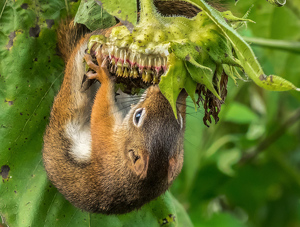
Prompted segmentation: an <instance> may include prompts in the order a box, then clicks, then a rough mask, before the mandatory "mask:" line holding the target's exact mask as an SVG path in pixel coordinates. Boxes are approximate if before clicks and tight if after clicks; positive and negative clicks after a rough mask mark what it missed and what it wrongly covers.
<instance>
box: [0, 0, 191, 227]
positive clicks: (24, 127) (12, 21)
mask: <svg viewBox="0 0 300 227" xmlns="http://www.w3.org/2000/svg"><path fill="white" fill-rule="evenodd" d="M65 3H66V2H65V1H63V0H51V1H38V2H34V3H31V2H30V1H27V0H21V1H6V5H5V7H4V6H3V5H2V4H1V3H0V5H1V6H3V8H1V9H0V11H1V12H2V10H3V12H2V14H1V15H0V49H1V52H0V59H1V61H0V86H1V89H0V99H1V100H2V101H1V102H0V113H1V114H0V142H1V146H0V216H1V218H3V220H4V222H5V224H7V225H9V226H16V227H18V226H45V227H48V226H49V227H52V226H78V227H81V226H86V227H87V226H104V227H105V226H159V221H160V220H163V219H164V218H167V217H168V215H169V214H173V215H174V216H175V222H174V223H171V224H170V225H169V226H174V225H177V226H178V225H181V223H183V224H182V226H186V225H185V223H190V220H189V218H188V217H187V215H186V213H185V211H184V209H183V207H182V206H180V204H178V202H177V201H175V200H174V198H173V197H172V196H171V195H170V193H169V192H166V193H165V194H164V195H162V196H161V197H159V198H157V199H156V200H154V201H152V202H150V203H149V204H147V205H145V206H143V207H142V208H141V209H139V210H137V211H134V212H131V213H129V214H126V215H100V214H89V213H87V212H83V211H81V210H80V209H77V208H76V207H74V206H73V205H71V204H70V203H69V202H68V201H67V200H66V199H65V198H64V197H63V196H62V195H61V194H60V193H59V192H58V191H57V189H56V188H55V187H54V186H53V185H52V184H51V183H50V182H49V181H48V179H47V175H46V172H45V169H44V167H43V163H42V147H43V134H44V130H45V127H46V125H47V124H48V116H49V114H50V110H51V107H52V104H53V99H54V96H55V95H56V94H57V92H58V90H59V86H60V84H61V80H62V78H63V71H64V65H63V60H62V59H61V58H60V57H59V56H58V54H57V52H56V46H57V40H56V31H55V29H56V28H57V25H58V23H59V22H60V21H61V19H62V18H63V17H66V16H67V14H68V13H67V12H68V11H70V12H73V11H76V7H78V4H73V3H70V5H68V6H67V5H65ZM70 7H71V8H70ZM62 174H63V173H62ZM173 202H174V203H173ZM177 217H178V219H177ZM179 217H180V218H179ZM189 226H191V225H189Z"/></svg>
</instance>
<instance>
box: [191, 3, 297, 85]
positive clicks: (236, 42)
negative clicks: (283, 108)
mask: <svg viewBox="0 0 300 227" xmlns="http://www.w3.org/2000/svg"><path fill="white" fill-rule="evenodd" d="M188 2H190V1H188ZM191 2H194V3H196V4H197V5H198V6H199V7H200V8H201V9H202V10H204V11H205V12H206V13H207V15H208V16H209V17H210V19H211V20H212V21H213V22H214V23H215V24H216V25H217V26H218V27H219V28H220V30H221V31H222V33H223V35H224V36H225V37H226V38H227V39H228V40H229V41H230V42H231V45H232V47H233V48H234V50H235V53H236V54H237V57H238V59H239V60H240V64H241V65H242V67H243V69H244V71H245V73H246V74H247V75H248V76H249V77H250V78H251V79H252V80H253V81H254V82H255V83H256V84H257V85H259V86H261V87H263V88H265V89H267V90H273V91H286V90H298V91H300V89H298V88H296V87H295V86H294V85H293V84H292V83H291V82H289V81H287V80H285V79H283V78H280V77H278V76H273V75H270V76H266V75H265V74H264V72H263V70H262V68H261V66H260V64H259V63H258V61H257V60H256V57H255V55H254V53H253V51H252V49H251V48H250V46H249V45H248V44H247V43H246V42H245V41H244V40H243V39H242V37H241V36H240V35H239V34H238V33H237V32H236V31H235V30H234V29H233V28H232V27H230V26H229V25H228V24H227V23H226V22H225V20H224V18H223V17H222V14H221V13H220V12H218V11H217V10H215V9H214V8H212V7H211V6H209V5H207V4H206V3H205V2H204V1H202V0H191Z"/></svg>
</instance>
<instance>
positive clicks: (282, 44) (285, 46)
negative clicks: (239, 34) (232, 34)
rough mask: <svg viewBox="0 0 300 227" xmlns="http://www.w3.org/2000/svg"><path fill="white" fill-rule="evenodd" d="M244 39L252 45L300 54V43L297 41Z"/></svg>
mask: <svg viewBox="0 0 300 227" xmlns="http://www.w3.org/2000/svg"><path fill="white" fill-rule="evenodd" d="M243 39H244V40H245V41H246V42H248V43H251V44H252V45H257V46H262V47H269V48H274V49H280V50H286V51H291V52H296V53H300V42H296V41H285V40H274V39H264V38H256V37H243Z"/></svg>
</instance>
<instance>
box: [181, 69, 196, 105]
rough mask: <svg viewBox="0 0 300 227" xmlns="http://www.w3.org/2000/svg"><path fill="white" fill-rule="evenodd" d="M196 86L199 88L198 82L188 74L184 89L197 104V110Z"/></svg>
mask: <svg viewBox="0 0 300 227" xmlns="http://www.w3.org/2000/svg"><path fill="white" fill-rule="evenodd" d="M196 88H197V83H196V82H195V81H194V80H193V79H192V77H191V76H190V75H189V74H187V76H186V78H185V84H184V89H185V90H186V92H187V93H188V95H189V96H190V97H191V99H192V100H193V102H194V104H195V110H197V106H196V100H195V93H196Z"/></svg>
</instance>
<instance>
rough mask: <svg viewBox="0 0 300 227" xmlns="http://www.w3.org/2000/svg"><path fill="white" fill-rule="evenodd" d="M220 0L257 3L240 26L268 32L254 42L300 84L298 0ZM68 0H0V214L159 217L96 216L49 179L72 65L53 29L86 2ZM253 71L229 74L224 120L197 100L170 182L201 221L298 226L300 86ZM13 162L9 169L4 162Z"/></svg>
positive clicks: (274, 67)
mask: <svg viewBox="0 0 300 227" xmlns="http://www.w3.org/2000/svg"><path fill="white" fill-rule="evenodd" d="M220 2H221V3H222V4H224V6H225V8H229V10H231V11H232V12H233V13H234V14H235V15H237V16H243V15H244V14H245V13H246V12H247V11H248V10H249V9H250V8H251V10H250V13H249V16H248V17H249V19H251V20H253V21H255V22H256V23H248V25H247V27H243V28H241V29H240V30H239V32H240V34H242V35H243V36H245V37H250V38H262V39H263V41H264V42H263V43H264V45H256V44H255V42H254V43H252V47H253V49H254V51H255V53H256V56H257V57H258V60H259V62H260V63H261V65H262V67H263V69H264V71H265V73H266V74H268V75H269V74H275V75H279V76H282V77H283V78H285V79H288V80H289V81H291V82H293V83H294V84H295V85H296V86H298V87H300V52H299V42H300V0H288V2H287V4H286V5H285V6H284V7H280V8H276V7H274V6H272V5H270V4H269V3H268V2H266V1H264V0H240V1H238V2H237V4H236V5H235V1H234V0H226V1H224V0H223V1H220ZM65 3H66V2H65V1H63V0H51V1H46V0H40V1H36V2H33V1H30V0H20V1H16V2H14V1H8V0H5V1H0V58H1V60H0V86H1V89H0V97H1V100H2V101H0V110H1V114H0V133H1V134H0V143H1V146H0V166H1V170H0V171H2V173H0V174H1V176H2V177H1V181H0V211H1V215H3V216H2V217H3V218H5V221H6V222H8V223H14V225H13V224H12V225H11V226H27V224H28V223H29V224H30V225H31V226H43V225H44V226H67V225H69V226H97V225H98V224H99V223H101V226H111V225H112V223H117V224H115V226H126V225H124V223H125V221H126V218H127V217H128V218H127V219H129V220H130V221H128V222H127V226H132V225H135V226H140V225H141V223H142V222H143V221H144V223H143V226H147V223H145V220H152V221H153V220H155V222H156V221H157V220H156V219H155V217H154V218H153V214H152V213H151V211H149V210H151V209H152V208H151V206H145V207H146V208H145V209H144V210H142V211H141V212H137V213H138V214H139V216H138V215H135V214H132V213H131V214H129V215H128V216H127V217H126V216H122V217H115V216H110V218H107V219H106V218H105V217H104V216H101V215H97V216H96V215H88V214H87V213H84V212H82V211H80V210H78V209H76V208H74V207H73V206H72V205H70V204H69V202H67V201H66V200H65V199H64V198H63V196H62V195H61V194H60V193H58V192H57V191H56V189H55V188H54V187H53V186H52V185H51V183H49V181H48V180H47V177H46V174H45V171H44V168H43V165H42V161H41V149H42V136H43V132H44V130H45V126H46V124H47V122H48V117H49V111H50V108H51V106H52V101H53V97H54V95H55V94H56V93H57V91H58V89H59V85H60V82H61V80H62V77H63V73H62V72H63V68H64V65H63V61H62V59H61V58H60V57H59V56H58V55H57V52H56V35H55V29H56V28H57V25H58V23H59V21H60V18H62V17H65V16H66V14H67V12H68V11H69V12H70V14H71V15H73V16H74V14H75V12H76V9H77V7H78V5H79V2H76V1H70V4H69V6H68V5H66V4H65ZM68 7H70V8H69V9H68ZM265 39H272V40H284V41H286V42H287V43H285V44H286V45H285V48H283V45H282V44H278V43H277V44H276V43H275V44H274V45H272V46H270V41H268V40H265ZM290 41H298V44H297V43H293V42H290ZM296 45H298V47H297V46H296ZM245 80H246V81H245V82H244V81H238V86H237V87H236V86H235V85H234V84H233V83H232V81H231V80H229V84H228V97H227V99H226V102H225V104H224V105H223V106H222V110H221V114H220V122H219V123H218V124H217V125H215V124H211V126H210V127H209V128H207V127H206V126H204V125H203V121H202V117H203V110H202V109H201V108H200V109H199V110H198V112H197V113H195V111H194V107H193V105H192V103H191V101H189V103H188V105H189V107H188V116H187V127H186V136H185V161H184V166H183V170H182V172H181V174H180V175H179V177H178V178H177V180H176V181H175V182H174V184H173V186H172V188H171V189H170V191H171V192H172V194H173V196H174V197H175V198H177V200H179V201H180V203H181V204H182V205H183V207H184V208H185V209H186V211H187V212H188V214H189V216H190V218H191V220H192V222H193V224H194V225H195V226H197V227H198V226H199V227H206V226H207V227H223V226H224V227H265V226H272V227H298V226H300V200H299V199H300V171H299V168H300V142H299V140H300V123H299V122H300V121H299V120H300V93H297V92H295V91H292V92H269V91H265V90H263V89H261V88H259V87H257V86H256V85H255V84H254V83H253V82H252V81H250V80H249V81H248V80H247V78H245ZM6 165H7V166H9V167H10V171H9V174H8V175H6V174H5V171H7V169H6V170H5V168H4V169H2V167H3V166H6ZM166 197H170V195H169V194H167V195H166ZM157 201H158V200H157ZM157 201H156V202H154V203H156V204H158V205H159V203H158V202H157ZM167 201H171V200H170V199H168V200H167ZM175 203H176V202H175ZM170 206H172V205H170ZM147 209H148V210H147ZM130 215H131V216H130ZM151 215H152V216H151ZM134 218H135V219H136V220H135V219H134ZM147 218H148V219H147ZM124 220H125V221H124ZM0 223H1V219H0ZM53 223H60V224H56V225H55V224H53ZM79 223H80V224H79ZM91 223H93V225H91ZM128 223H129V224H128ZM134 223H135V224H134ZM99 225H100V224H99ZM0 226H1V224H0ZM148 226H149V223H148ZM169 226H171V225H169Z"/></svg>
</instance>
